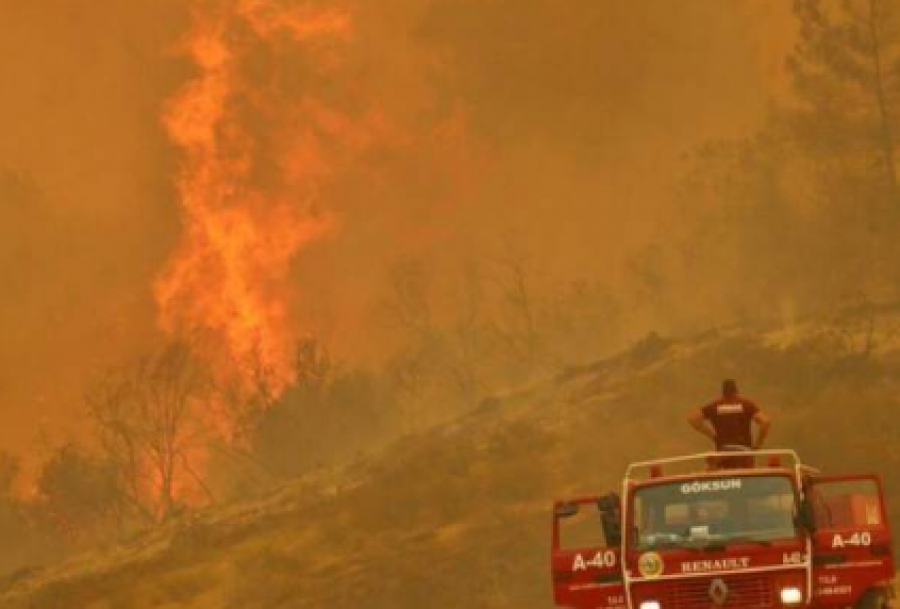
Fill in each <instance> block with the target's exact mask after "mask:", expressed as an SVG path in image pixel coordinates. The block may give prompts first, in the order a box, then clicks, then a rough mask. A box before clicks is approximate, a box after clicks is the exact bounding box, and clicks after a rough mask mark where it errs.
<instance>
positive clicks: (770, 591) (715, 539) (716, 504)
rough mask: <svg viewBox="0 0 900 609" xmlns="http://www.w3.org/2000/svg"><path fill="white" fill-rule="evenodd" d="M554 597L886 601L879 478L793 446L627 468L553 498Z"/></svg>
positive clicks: (738, 602) (726, 602) (717, 608)
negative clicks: (837, 470)
mask: <svg viewBox="0 0 900 609" xmlns="http://www.w3.org/2000/svg"><path fill="white" fill-rule="evenodd" d="M551 569H552V584H553V594H554V600H555V602H556V605H557V606H558V607H568V608H571V609H601V608H603V609H625V608H627V609H693V608H698V609H699V608H702V609H731V608H734V609H738V608H741V609H744V608H759V609H768V608H774V607H865V608H874V607H884V606H888V604H889V602H890V601H891V600H892V598H893V588H892V582H891V580H892V578H893V575H894V563H893V552H892V548H891V541H890V529H889V526H888V522H887V518H886V513H885V506H884V499H883V492H882V484H881V480H880V479H879V478H878V477H877V476H873V475H858V476H840V477H828V476H824V475H822V474H821V472H819V471H818V470H816V469H814V468H812V467H809V466H807V465H804V464H802V463H801V462H800V460H799V458H798V457H797V454H796V453H795V452H794V451H788V450H774V451H757V452H753V453H743V454H741V455H740V456H739V457H736V456H735V455H734V453H706V454H701V455H690V456H686V457H676V458H672V459H663V460H657V461H649V462H643V463H635V464H632V465H631V466H629V467H628V468H627V470H626V474H625V479H624V481H623V485H622V490H621V493H620V494H609V495H606V496H604V497H582V498H578V499H574V500H568V501H559V502H556V504H555V505H554V514H553V530H552V540H551Z"/></svg>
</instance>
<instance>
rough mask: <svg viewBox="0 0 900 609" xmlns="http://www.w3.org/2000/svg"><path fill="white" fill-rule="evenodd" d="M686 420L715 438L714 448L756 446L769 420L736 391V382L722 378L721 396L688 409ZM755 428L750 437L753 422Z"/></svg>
mask: <svg viewBox="0 0 900 609" xmlns="http://www.w3.org/2000/svg"><path fill="white" fill-rule="evenodd" d="M688 422H689V423H690V424H691V426H692V427H693V428H694V429H696V430H697V431H698V432H700V433H701V434H703V435H704V436H706V437H707V438H709V439H710V440H712V441H713V442H715V444H716V450H717V451H720V452H721V451H731V450H759V449H760V448H762V445H763V443H764V442H765V441H766V436H767V435H769V428H770V427H771V425H772V422H771V421H770V420H769V417H767V416H766V415H765V414H763V412H762V411H761V410H760V409H759V407H758V406H757V405H756V404H754V403H753V402H751V401H750V400H748V399H746V398H743V397H741V396H740V395H739V394H738V388H737V383H736V382H735V381H734V380H732V379H726V380H724V381H722V397H721V398H719V399H717V400H715V401H714V402H712V403H710V404H707V405H706V406H704V407H703V408H700V409H698V410H696V411H695V412H693V413H691V415H690V416H689V417H688ZM752 423H756V425H757V427H758V431H757V433H756V439H755V440H754V438H753V429H752V427H753V425H752Z"/></svg>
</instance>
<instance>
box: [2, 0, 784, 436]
mask: <svg viewBox="0 0 900 609" xmlns="http://www.w3.org/2000/svg"><path fill="white" fill-rule="evenodd" d="M218 1H219V3H221V2H222V0H218ZM282 3H283V4H290V2H288V1H287V0H284V2H282ZM335 3H336V0H335ZM189 4H190V2H189V0H132V1H129V2H122V1H121V0H93V1H91V2H82V1H76V0H33V1H31V2H5V3H2V4H0V82H2V83H4V87H3V95H2V96H0V134H2V135H0V286H2V290H3V298H2V300H0V406H2V410H0V448H2V449H7V450H11V451H14V452H17V453H24V452H27V451H30V450H31V449H32V447H33V444H34V439H35V437H36V435H37V433H38V430H39V428H40V426H41V425H42V424H45V425H46V426H47V427H48V428H49V429H50V430H51V431H52V432H53V433H54V434H57V435H59V434H61V433H63V431H64V430H66V429H68V428H77V427H78V425H79V424H80V421H81V420H82V419H83V416H82V415H83V408H82V406H81V395H82V393H83V392H84V389H85V387H86V385H87V383H88V382H89V381H90V379H91V378H93V377H95V376H96V375H98V374H99V373H101V372H102V370H103V369H104V368H105V367H106V366H109V365H111V364H114V363H116V362H118V361H122V360H123V358H127V357H130V356H133V355H134V354H136V353H140V352H141V351H143V350H145V349H147V347H148V345H150V344H151V343H152V342H153V341H154V340H156V339H158V331H157V329H156V327H157V326H156V310H155V304H154V302H153V299H152V295H151V288H152V284H153V282H154V280H155V279H156V277H157V276H158V275H159V273H160V272H161V269H162V268H163V266H164V264H165V262H166V260H168V259H169V257H170V256H171V255H172V252H173V248H174V247H175V245H176V243H177V242H178V240H179V230H180V223H179V209H178V199H177V196H176V193H175V190H174V187H173V185H174V180H175V176H176V175H177V167H178V162H179V156H178V152H177V150H175V148H174V147H173V146H172V145H171V144H170V142H169V141H168V140H167V138H166V134H165V132H164V130H163V129H162V127H161V122H160V116H161V114H162V112H163V108H164V105H165V103H166V101H167V100H168V99H171V98H172V96H173V95H175V94H176V93H177V92H178V91H179V90H180V88H181V87H182V86H183V85H184V84H185V83H186V82H188V80H189V79H190V78H191V76H192V67H191V65H190V64H189V62H188V61H186V60H185V58H184V57H182V56H181V55H179V54H178V52H177V50H176V49H177V43H178V41H179V40H180V39H181V37H182V36H183V35H184V33H185V31H186V29H187V27H188V23H189V21H188V16H187V10H186V7H187V6H188V5H189ZM200 4H202V3H200ZM318 4H323V5H324V4H328V1H327V0H321V1H320V2H318ZM342 6H344V7H349V8H348V10H350V12H351V13H352V15H353V21H354V34H353V37H352V38H351V39H350V40H349V41H348V42H347V44H346V45H345V46H344V47H342V50H341V51H340V52H341V53H343V54H344V55H345V57H344V59H343V60H342V63H341V67H340V68H339V69H336V70H335V71H334V72H333V75H332V76H333V77H332V79H331V80H329V79H318V80H306V81H304V80H302V79H300V80H298V82H302V83H305V85H300V84H298V85H297V86H298V87H301V88H302V86H308V87H313V88H316V94H317V96H318V98H319V99H324V100H331V99H333V100H335V104H338V105H340V106H341V107H342V108H352V109H353V112H358V113H359V114H360V115H362V114H365V112H366V109H375V110H377V113H378V114H379V115H381V116H384V117H386V118H385V122H386V124H388V125H389V126H390V127H391V128H392V129H394V131H395V132H396V133H394V134H393V137H392V139H391V143H389V144H386V145H383V146H375V147H373V148H372V149H371V150H370V151H369V152H368V154H365V155H360V156H359V157H355V158H353V159H352V161H349V162H348V163H346V164H345V165H342V166H341V172H342V173H341V174H339V175H337V176H335V178H334V179H333V181H332V183H330V184H329V186H328V188H327V189H326V190H325V191H324V192H323V194H322V204H323V205H325V206H327V207H328V208H329V209H330V210H331V211H332V212H333V213H334V214H335V215H336V217H337V219H338V222H337V226H338V228H337V229H336V230H335V231H334V233H333V234H331V235H330V236H329V237H328V238H326V239H323V240H321V241H320V242H318V243H316V244H314V245H313V246H312V247H310V248H308V249H307V250H304V251H303V252H302V253H301V255H300V257H299V258H298V260H297V262H296V264H295V267H294V271H293V274H292V279H293V281H294V282H296V284H297V286H298V287H297V289H296V290H294V292H293V293H292V296H293V297H294V298H295V299H296V300H295V301H293V302H292V303H291V306H292V307H293V308H294V309H295V310H296V311H297V312H298V319H301V320H304V321H303V323H307V324H309V325H310V331H317V332H321V333H324V334H327V335H328V336H329V338H330V339H331V340H332V341H334V344H335V348H336V349H337V350H338V351H339V352H341V353H345V354H347V355H348V356H353V355H354V353H355V352H356V351H357V350H359V352H361V353H364V352H367V351H368V352H371V349H372V346H371V345H367V346H366V347H365V348H360V344H362V343H365V342H366V341H365V338H364V337H361V336H360V329H361V328H362V327H363V320H364V319H365V317H366V312H365V311H366V306H367V304H368V303H369V302H371V300H372V299H373V297H374V295H375V294H376V293H377V291H378V289H379V286H380V283H379V281H380V278H381V274H382V273H383V271H384V267H385V265H386V264H388V263H390V262H391V261H392V260H394V259H396V258H397V257H398V256H404V255H425V256H429V257H440V256H463V255H473V256H480V255H487V254H486V252H490V251H493V250H494V249H495V248H496V247H497V246H498V244H499V243H501V242H502V241H503V240H504V239H506V238H507V237H510V236H512V237H514V238H515V239H516V240H518V241H520V242H522V243H525V244H526V245H527V246H528V247H529V249H531V250H533V251H534V252H537V253H538V254H539V255H540V257H541V259H542V262H543V264H544V265H545V266H546V268H547V270H548V272H551V273H565V272H566V269H568V268H573V267H575V268H577V267H582V268H583V267H585V266H594V267H596V268H598V269H602V268H608V269H609V272H610V273H613V272H614V271H613V269H614V267H615V266H616V265H617V264H618V263H619V262H620V261H621V260H622V258H623V257H624V256H626V255H627V253H628V252H630V251H633V249H634V248H635V247H637V246H639V245H641V244H642V243H643V242H644V241H646V239H648V238H649V236H650V235H651V234H652V233H653V231H652V230H651V228H652V227H653V226H654V223H653V220H652V218H660V217H666V215H667V214H668V213H670V212H669V211H668V208H667V193H668V191H669V188H670V186H671V182H672V180H673V179H674V178H675V177H676V176H677V175H678V174H679V172H680V171H681V167H682V165H681V161H680V159H681V155H682V154H683V153H684V152H685V151H687V150H689V149H690V148H691V147H692V146H695V145H697V144H698V143H700V142H702V141H704V140H706V139H708V138H711V137H730V136H736V135H740V134H742V133H746V132H749V130H751V129H752V128H753V127H754V125H756V124H757V123H758V122H759V120H760V119H761V117H762V115H763V112H764V111H765V108H766V104H767V103H768V100H769V98H770V97H771V95H773V94H776V93H778V92H780V91H782V90H783V88H784V78H783V74H782V71H781V66H782V60H783V55H784V52H785V51H786V49H787V47H788V44H789V41H790V36H791V31H792V29H791V20H790V15H789V13H788V11H789V3H787V2H784V1H783V0H744V1H742V2H722V1H721V0H691V1H689V2H685V1H684V0H645V1H642V2H638V1H636V0H602V1H598V0H568V1H565V2H560V1H559V0H528V1H523V0H480V1H478V2H473V1H471V0H428V1H427V2H423V1H421V0H384V1H379V2H372V1H371V0H357V1H356V2H343V3H342ZM288 59H290V58H288ZM288 59H286V60H285V63H284V65H283V66H282V65H281V64H275V65H264V64H265V62H278V61H279V59H278V57H277V56H263V57H261V58H258V59H257V61H259V62H263V64H261V65H262V66H263V67H261V68H260V71H261V73H262V72H265V74H270V75H274V76H277V77H278V78H288V79H290V78H291V75H292V74H294V73H295V72H292V70H297V72H296V74H300V73H301V72H302V66H301V67H298V66H297V65H295V64H294V63H291V61H288ZM298 78H299V77H298ZM282 101H283V103H286V104H289V103H291V100H290V99H285V100H282Z"/></svg>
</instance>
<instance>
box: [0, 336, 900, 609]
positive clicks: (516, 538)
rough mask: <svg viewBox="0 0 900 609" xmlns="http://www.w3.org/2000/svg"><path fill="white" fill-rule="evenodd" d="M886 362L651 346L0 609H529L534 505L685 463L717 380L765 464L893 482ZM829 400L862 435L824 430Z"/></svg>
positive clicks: (10, 591)
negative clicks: (747, 401)
mask: <svg viewBox="0 0 900 609" xmlns="http://www.w3.org/2000/svg"><path fill="white" fill-rule="evenodd" d="M898 362H900V356H898V352H897V350H896V349H894V348H891V347H890V346H889V345H888V344H887V343H883V344H882V345H881V347H880V349H878V350H873V349H869V350H867V351H866V352H864V353H860V352H857V351H855V350H853V349H848V348H841V347H840V346H839V344H838V343H836V342H835V340H834V337H832V336H826V335H823V334H822V333H820V332H806V333H805V334H804V333H801V334H797V333H792V334H763V333H760V332H756V331H752V330H732V331H727V332H718V333H710V334H708V335H705V336H702V337H697V338H694V339H692V340H689V341H666V340H663V339H659V338H657V337H650V338H648V339H647V340H645V341H643V342H641V343H639V344H637V345H636V346H635V347H634V348H632V349H631V350H629V351H628V352H626V353H623V354H621V355H620V356H618V357H615V358H612V359H609V360H606V361H602V362H598V363H595V364H592V365H588V366H584V367H582V368H577V369H571V370H568V371H566V372H565V373H563V374H560V375H559V376H558V377H557V378H556V379H553V380H551V381H548V382H546V383H539V384H536V385H535V386H534V387H531V388H529V389H526V390H523V391H521V392H519V393H516V394H513V395H508V396H504V397H502V398H497V399H494V400H490V401H487V402H485V403H484V404H483V405H482V406H481V407H480V408H479V409H477V410H476V411H475V412H473V413H472V414H471V415H469V416H467V417H465V418H463V419H461V420H459V421H456V422H454V423H453V424H452V425H448V426H445V427H443V428H440V429H435V430H431V431H429V432H427V433H423V434H420V435H417V436H414V437H409V438H407V439H405V440H403V441H402V442H399V443H397V444H395V445H393V446H392V447H390V448H389V449H387V450H385V451H383V452H382V453H381V454H378V455H375V456H372V457H370V458H368V459H366V460H364V461H362V462H360V463H358V464H356V465H354V466H353V467H351V468H348V469H346V470H345V471H341V472H327V473H324V472H323V473H319V474H316V475H314V476H308V477H306V478H304V479H301V480H297V481H294V482H292V483H290V484H286V485H284V486H283V487H281V488H280V489H276V490H274V491H272V492H271V493H270V494H268V495H267V496H265V497H262V498H257V499H253V500H247V501H245V502H241V503H238V504H234V505H229V506H219V507H216V508H210V509H209V510H206V511H204V512H201V513H199V514H196V515H194V516H193V517H192V518H191V519H190V520H183V521H180V522H174V523H172V524H170V525H169V526H167V527H165V528H163V529H161V530H158V531H156V532H154V533H152V534H149V535H147V536H145V537H143V538H141V539H140V540H138V541H136V542H134V543H133V544H131V545H128V546H123V547H121V548H119V549H118V550H116V551H114V552H110V553H106V554H97V555H93V556H86V557H82V558H80V559H78V560H73V561H71V562H69V563H67V564H65V565H62V566H60V567H56V568H53V569H47V570H44V571H34V572H32V573H29V574H23V575H21V576H20V577H19V578H18V579H17V580H15V581H10V582H7V589H6V591H5V592H4V593H3V596H0V606H2V607H10V608H11V609H15V608H20V607H21V608H25V607H28V608H38V607H39V608H41V609H52V608H60V609H63V608H65V609H74V608H82V607H84V608H91V609H107V608H108V609H112V608H116V609H142V608H150V607H153V608H168V607H171V608H175V607H179V608H181V607H184V608H191V609H194V608H197V609H199V608H216V609H218V608H223V609H226V608H227V609H231V608H234V609H238V608H241V609H245V608H247V609H249V608H270V607H272V608H276V607H277V608H281V607H283V608H306V607H310V608H319V607H328V608H330V609H337V608H347V609H350V608H354V609H358V608H359V607H379V608H381V607H383V608H390V609H407V608H409V609H412V608H417V609H421V608H423V607H429V608H443V607H446V608H459V607H484V608H494V607H497V608H500V607H504V608H505V607H516V608H517V609H528V608H534V609H537V608H545V607H548V606H550V605H551V601H550V592H549V585H548V572H547V565H546V558H547V556H546V554H547V542H548V518H549V511H548V507H549V503H550V501H551V500H552V499H553V498H554V497H562V496H566V495H569V494H587V493H593V492H602V491H604V490H606V489H608V488H611V487H612V486H613V485H615V484H616V483H617V481H618V478H619V476H620V475H621V472H622V469H623V468H624V466H625V465H626V464H627V462H629V461H630V460H635V459H640V458H646V457H651V456H655V455H663V454H671V453H680V452H685V451H695V450H701V449H704V448H705V445H704V441H703V440H702V439H701V438H699V437H695V436H694V435H693V434H692V433H691V432H689V431H688V429H687V428H686V426H685V424H684V422H683V421H684V415H685V413H686V411H687V409H688V408H690V407H692V406H695V405H697V403H698V402H701V401H703V400H705V399H707V398H710V397H711V396H712V394H713V393H714V392H715V390H716V388H717V383H718V381H719V380H720V379H721V378H722V377H725V376H735V377H737V378H738V379H740V380H741V382H742V385H744V386H745V388H746V390H747V393H748V394H749V395H752V396H753V397H754V398H756V399H757V401H759V402H760V403H761V404H763V405H764V406H766V407H767V409H768V410H769V411H770V412H771V414H772V415H773V417H774V418H775V421H776V423H775V428H774V433H773V439H772V443H773V444H775V445H791V446H796V447H797V448H799V449H800V450H801V451H803V452H804V454H805V456H806V457H807V459H808V460H810V461H813V462H819V463H821V464H822V465H823V466H825V467H836V468H838V469H840V470H842V471H844V470H847V469H848V468H856V467H868V466H872V467H876V468H877V469H879V470H881V471H882V472H883V473H885V474H888V472H892V471H897V468H896V467H895V466H896V463H897V455H895V453H896V452H898V451H897V450H896V448H895V447H896V445H897V444H896V438H897V426H896V424H895V423H894V422H893V421H894V420H893V414H892V411H893V409H895V408H896V407H897V406H898V404H897V402H898V399H900V398H898V396H900V391H897V389H898V386H897V381H896V380H895V379H894V376H895V375H894V371H895V370H897V369H898ZM848 400H853V406H854V408H855V412H857V413H859V415H861V416H855V417H854V418H852V419H850V418H848V417H846V416H842V415H844V414H846V412H847V405H848V404H849V403H850V402H849V401H848ZM811 421H812V422H815V426H816V427H815V429H814V430H813V429H812V428H811V423H810V422H811ZM811 431H813V432H814V433H810V432H811ZM829 433H830V439H827V440H826V439H824V438H825V437H826V435H827V434H829ZM878 434H881V436H879V435H878ZM882 436H883V437H882ZM879 438H881V439H879ZM826 442H828V443H829V444H828V445H826V444H825V443H826ZM838 466H840V467H838ZM890 475H891V476H894V477H896V474H890ZM888 482H889V485H890V490H891V492H892V493H893V489H894V488H895V487H897V486H900V485H896V484H895V483H894V482H895V481H894V479H893V478H890V479H889V480H888ZM893 503H894V505H897V504H898V503H900V502H898V501H894V502H893Z"/></svg>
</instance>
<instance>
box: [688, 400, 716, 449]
mask: <svg viewBox="0 0 900 609" xmlns="http://www.w3.org/2000/svg"><path fill="white" fill-rule="evenodd" d="M688 423H689V424H690V426H691V427H693V428H694V429H696V430H697V431H698V432H700V433H701V434H703V435H704V436H706V437H707V438H709V439H710V440H712V441H713V442H715V441H716V432H715V431H713V428H712V427H710V425H709V424H708V423H707V422H706V417H705V416H704V415H703V409H702V408H698V409H697V410H695V411H694V412H692V413H691V414H690V415H688Z"/></svg>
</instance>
